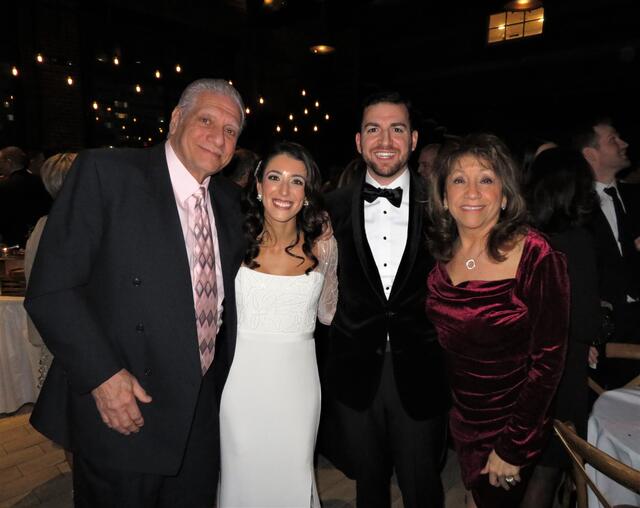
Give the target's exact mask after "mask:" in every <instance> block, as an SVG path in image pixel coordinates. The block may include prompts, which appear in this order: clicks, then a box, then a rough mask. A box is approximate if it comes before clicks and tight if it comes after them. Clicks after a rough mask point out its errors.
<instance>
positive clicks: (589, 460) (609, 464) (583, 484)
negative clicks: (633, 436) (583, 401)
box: [553, 420, 640, 508]
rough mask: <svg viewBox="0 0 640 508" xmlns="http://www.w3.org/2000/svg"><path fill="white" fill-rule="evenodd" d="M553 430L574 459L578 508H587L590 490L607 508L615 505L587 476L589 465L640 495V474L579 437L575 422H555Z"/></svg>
mask: <svg viewBox="0 0 640 508" xmlns="http://www.w3.org/2000/svg"><path fill="white" fill-rule="evenodd" d="M553 430H554V432H555V433H556V435H557V436H558V438H559V439H560V442H561V443H562V445H563V446H564V448H565V449H566V450H567V453H568V455H569V457H570V458H571V462H572V465H573V480H574V483H575V485H576V496H577V501H578V508H587V486H588V487H589V488H590V489H591V490H592V491H593V493H594V494H595V495H596V497H597V498H598V500H599V501H600V503H601V504H602V505H603V506H604V507H605V508H611V504H610V503H609V502H607V500H606V499H605V498H604V496H603V495H602V492H600V490H599V489H598V487H597V486H596V485H595V483H594V482H593V480H592V479H591V478H590V477H589V475H588V474H587V471H586V470H585V464H589V465H590V466H592V467H593V468H594V469H597V470H598V471H600V472H601V473H603V474H605V475H606V476H608V477H609V478H611V479H612V480H613V481H615V482H617V483H619V484H620V485H623V486H624V487H626V488H628V489H630V490H632V491H634V492H638V493H640V471H637V470H635V469H633V468H632V467H629V466H627V465H626V464H623V463H622V462H620V461H618V460H616V459H614V458H613V457H611V456H610V455H608V454H606V453H604V452H603V451H601V450H599V449H598V448H596V447H595V446H592V445H590V444H589V443H587V442H586V441H585V440H584V439H582V438H581V437H580V436H578V434H577V433H576V429H575V427H574V426H573V424H572V423H571V422H566V423H562V422H561V421H560V420H554V422H553Z"/></svg>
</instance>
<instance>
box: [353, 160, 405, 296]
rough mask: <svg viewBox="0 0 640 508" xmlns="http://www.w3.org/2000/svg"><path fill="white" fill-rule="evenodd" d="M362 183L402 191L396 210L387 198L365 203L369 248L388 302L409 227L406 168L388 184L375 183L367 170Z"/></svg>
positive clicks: (365, 223)
mask: <svg viewBox="0 0 640 508" xmlns="http://www.w3.org/2000/svg"><path fill="white" fill-rule="evenodd" d="M365 182H367V183H368V184H371V185H373V186H374V187H380V188H382V189H395V188H396V187H401V188H402V202H401V203H400V207H398V208H396V207H395V206H393V205H392V204H391V203H389V200H388V199H386V198H378V199H376V200H375V201H372V202H371V203H368V202H367V201H365V202H364V230H365V234H366V236H367V242H368V243H369V248H370V249H371V253H372V254H373V259H374V260H375V262H376V267H377V268H378V273H379V274H380V280H381V281H382V289H383V290H384V294H385V296H386V297H387V299H389V295H390V294H391V288H392V287H393V281H394V280H395V278H396V273H397V272H398V267H399V266H400V261H401V260H402V255H403V254H404V249H405V246H406V244H407V230H408V228H409V185H410V183H411V178H410V176H409V169H408V168H406V167H405V168H404V170H403V171H402V173H400V174H399V175H398V177H397V178H396V179H395V180H394V181H393V182H391V183H390V184H387V185H380V184H379V183H378V182H376V181H375V180H374V179H373V177H372V176H371V174H370V173H369V171H367V175H366V178H365Z"/></svg>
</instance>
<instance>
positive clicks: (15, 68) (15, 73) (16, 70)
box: [11, 65, 19, 76]
mask: <svg viewBox="0 0 640 508" xmlns="http://www.w3.org/2000/svg"><path fill="white" fill-rule="evenodd" d="M11 74H12V75H13V76H17V75H18V74H19V72H18V68H17V67H16V66H15V65H14V66H13V67H11Z"/></svg>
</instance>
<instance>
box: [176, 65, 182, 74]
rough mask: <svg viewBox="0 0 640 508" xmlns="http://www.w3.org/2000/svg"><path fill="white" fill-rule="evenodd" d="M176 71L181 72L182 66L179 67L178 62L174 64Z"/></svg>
mask: <svg viewBox="0 0 640 508" xmlns="http://www.w3.org/2000/svg"><path fill="white" fill-rule="evenodd" d="M176 72H177V73H181V72H182V67H180V64H177V65H176Z"/></svg>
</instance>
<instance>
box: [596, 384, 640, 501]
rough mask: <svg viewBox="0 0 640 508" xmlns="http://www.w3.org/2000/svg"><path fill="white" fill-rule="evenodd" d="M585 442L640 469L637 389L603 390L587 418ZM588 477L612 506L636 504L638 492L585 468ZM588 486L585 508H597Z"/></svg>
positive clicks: (638, 396) (638, 390)
mask: <svg viewBox="0 0 640 508" xmlns="http://www.w3.org/2000/svg"><path fill="white" fill-rule="evenodd" d="M588 439H589V443H591V444H592V445H594V446H596V447H598V448H599V449H600V450H602V451H603V452H605V453H608V454H609V455H611V456H612V457H614V458H616V459H618V460H619V461H620V462H624V463H625V464H627V465H628V466H631V467H633V468H634V469H640V389H638V388H621V389H619V390H610V391H607V392H604V393H603V394H602V395H601V396H600V397H599V398H598V400H597V401H596V403H595V404H594V405H593V411H592V413H591V416H590V417H589V431H588ZM587 471H588V473H589V475H590V476H591V478H593V479H594V481H595V483H596V485H597V486H598V488H599V489H600V491H601V492H602V494H603V495H604V497H605V499H606V500H607V501H609V503H611V504H612V505H618V504H629V505H632V506H640V495H639V494H636V493H635V492H632V491H631V490H629V489H626V488H624V487H623V486H621V485H619V484H617V483H616V482H614V481H613V480H611V479H609V478H608V477H606V476H605V475H603V474H602V473H599V472H597V471H595V470H594V469H593V468H591V467H587ZM601 506H602V505H601V504H600V503H599V502H598V499H597V498H596V496H595V494H593V492H591V489H589V508H600V507H601Z"/></svg>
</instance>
